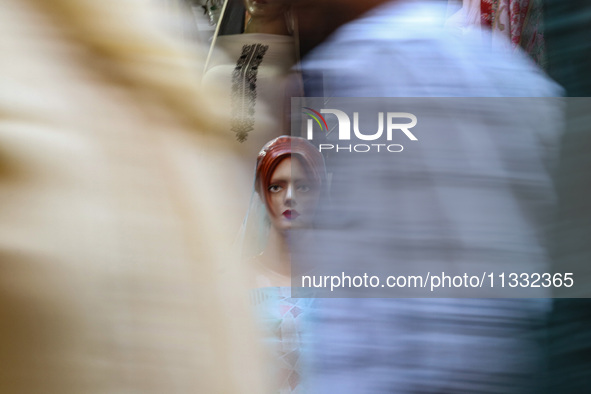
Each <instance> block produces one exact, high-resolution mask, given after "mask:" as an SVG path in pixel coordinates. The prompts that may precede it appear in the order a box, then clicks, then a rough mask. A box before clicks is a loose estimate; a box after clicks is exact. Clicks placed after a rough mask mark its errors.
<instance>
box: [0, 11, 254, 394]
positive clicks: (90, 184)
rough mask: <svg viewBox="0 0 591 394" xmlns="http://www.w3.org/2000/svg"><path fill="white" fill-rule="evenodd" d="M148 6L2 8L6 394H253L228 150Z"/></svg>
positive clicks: (0, 213)
mask: <svg viewBox="0 0 591 394" xmlns="http://www.w3.org/2000/svg"><path fill="white" fill-rule="evenodd" d="M146 3H150V2H145V1H139V0H127V1H108V0H101V1H96V0H0V49H1V51H2V57H3V60H2V61H1V62H0V349H2V351H0V392H1V393H14V394H19V393H45V394H51V393H56V394H57V393H59V394H66V393H77V394H78V393H158V394H162V393H203V394H205V393H207V394H209V393H231V394H239V393H257V394H258V393H261V392H264V389H263V388H262V379H261V373H260V372H261V370H260V368H259V363H258V349H257V348H256V347H255V341H254V339H253V338H254V330H253V326H252V323H251V321H250V311H249V309H248V298H247V296H246V295H245V294H246V292H247V286H248V284H247V283H246V280H245V278H246V277H247V273H245V272H244V271H243V268H242V267H240V266H239V265H238V264H237V263H236V262H235V261H234V260H233V259H232V257H231V256H230V255H229V254H227V253H226V251H227V250H228V249H229V248H228V245H229V244H230V243H231V240H232V235H233V234H232V232H231V230H232V229H231V228H228V226H227V223H230V222H232V221H235V217H236V216H235V215H241V212H237V211H236V208H235V205H234V202H233V200H232V197H233V194H232V193H231V188H232V177H233V176H234V175H233V174H234V172H235V171H234V170H235V166H237V164H236V161H235V159H234V157H235V155H234V153H233V152H232V150H231V145H230V144H229V142H231V140H232V137H231V136H229V137H228V136H226V135H224V134H223V131H221V130H219V129H218V128H217V125H218V124H220V122H219V120H220V118H219V116H221V115H220V114H221V113H222V110H223V109H220V108H218V107H216V97H217V95H216V93H215V92H213V91H211V90H208V91H202V90H200V88H199V86H198V75H199V72H200V70H201V69H202V64H201V63H200V59H203V57H202V54H201V53H195V50H194V49H192V50H189V48H188V47H187V46H186V45H185V44H184V43H182V42H181V41H178V40H176V39H175V38H174V37H172V36H168V35H167V34H166V33H165V32H164V31H165V26H166V24H167V22H166V21H165V20H164V19H165V17H170V15H169V14H168V13H166V12H162V10H158V9H153V8H150V7H148V5H147V4H146ZM152 3H153V2H152ZM226 137H228V138H226ZM226 139H228V143H227V142H226Z"/></svg>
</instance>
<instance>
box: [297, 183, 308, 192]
mask: <svg viewBox="0 0 591 394" xmlns="http://www.w3.org/2000/svg"><path fill="white" fill-rule="evenodd" d="M310 189H311V188H310V186H309V185H306V184H304V185H298V187H297V189H296V190H297V191H298V192H302V193H307V192H309V191H310Z"/></svg>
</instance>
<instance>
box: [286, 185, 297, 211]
mask: <svg viewBox="0 0 591 394" xmlns="http://www.w3.org/2000/svg"><path fill="white" fill-rule="evenodd" d="M285 205H286V206H288V207H293V206H294V205H295V199H294V195H293V186H292V185H288V186H287V190H286V191H285Z"/></svg>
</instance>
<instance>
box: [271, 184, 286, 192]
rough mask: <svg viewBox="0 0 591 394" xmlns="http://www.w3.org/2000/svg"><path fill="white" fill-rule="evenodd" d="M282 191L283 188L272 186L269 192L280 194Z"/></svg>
mask: <svg viewBox="0 0 591 394" xmlns="http://www.w3.org/2000/svg"><path fill="white" fill-rule="evenodd" d="M282 189H283V188H282V187H281V186H279V185H271V186H269V187H268V189H267V190H269V191H270V192H271V193H279V192H280V191H281V190H282Z"/></svg>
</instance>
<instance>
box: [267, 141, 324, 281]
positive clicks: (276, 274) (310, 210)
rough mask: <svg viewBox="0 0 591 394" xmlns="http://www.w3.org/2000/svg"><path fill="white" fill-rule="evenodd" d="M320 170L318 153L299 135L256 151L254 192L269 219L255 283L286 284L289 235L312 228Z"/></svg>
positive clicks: (288, 267) (318, 191)
mask: <svg viewBox="0 0 591 394" xmlns="http://www.w3.org/2000/svg"><path fill="white" fill-rule="evenodd" d="M324 173H325V170H324V159H323V158H322V155H321V154H320V153H319V152H318V150H317V149H316V148H315V147H314V146H313V145H312V144H310V143H309V142H308V141H306V140H305V139H303V138H299V137H290V136H283V137H279V138H276V139H274V140H272V141H270V142H269V143H267V144H266V145H265V147H263V149H262V150H261V152H260V153H259V155H258V158H257V165H256V174H255V192H256V193H257V195H258V197H259V199H260V201H261V203H262V204H264V206H265V212H266V216H267V217H268V218H269V220H268V223H269V224H268V225H269V231H268V239H267V242H266V246H265V248H264V250H263V251H262V252H261V253H260V254H258V255H257V257H256V259H257V260H258V263H259V265H260V266H261V267H260V268H261V269H259V274H258V276H257V283H258V285H259V286H261V287H264V286H290V273H291V271H290V265H291V261H290V251H289V234H290V233H291V232H293V231H294V230H295V231H297V230H304V229H309V228H311V227H312V225H313V221H314V214H315V211H316V206H317V205H318V200H319V198H320V195H321V190H322V187H323V186H324V184H325V175H324ZM265 233H266V232H265Z"/></svg>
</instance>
